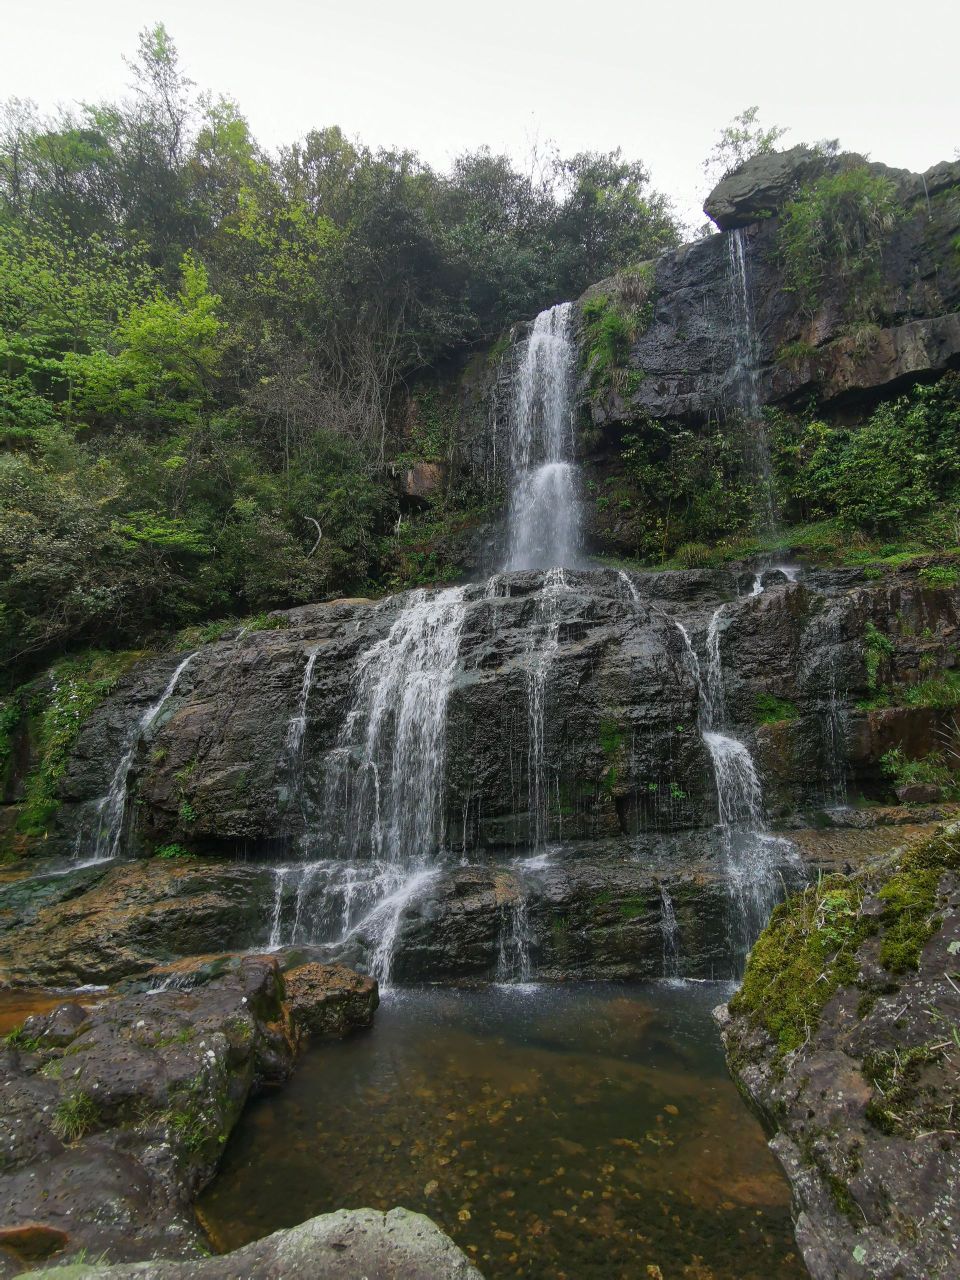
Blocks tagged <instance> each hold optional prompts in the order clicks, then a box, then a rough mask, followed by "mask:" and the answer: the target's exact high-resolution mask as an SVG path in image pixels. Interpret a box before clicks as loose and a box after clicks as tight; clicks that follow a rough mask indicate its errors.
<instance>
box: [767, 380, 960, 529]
mask: <svg viewBox="0 0 960 1280" xmlns="http://www.w3.org/2000/svg"><path fill="white" fill-rule="evenodd" d="M769 417H770V421H771V427H772V436H773V455H774V457H773V461H774V466H775V470H776V476H777V488H778V498H779V502H780V505H781V509H782V510H783V511H784V514H785V515H786V517H787V518H788V519H789V518H791V517H796V516H799V517H800V519H803V520H810V519H818V518H824V517H826V518H835V519H836V520H837V521H838V522H839V524H840V525H841V527H842V528H844V529H846V530H848V531H853V530H864V531H866V532H867V533H880V532H884V531H886V532H888V533H889V532H895V531H897V530H902V529H909V528H913V527H916V525H917V522H918V519H919V518H921V517H922V516H923V515H924V513H926V512H929V511H931V510H932V508H933V507H934V504H935V503H937V502H938V501H952V500H954V499H955V498H956V496H957V491H958V486H960V445H958V439H960V379H958V378H957V376H956V375H955V374H948V375H947V376H946V377H944V378H942V379H941V380H940V381H939V382H937V383H934V384H932V385H925V386H917V387H915V388H914V389H913V390H912V391H911V393H910V394H909V395H908V396H903V397H901V398H899V399H897V400H893V401H888V402H886V403H884V404H881V405H879V406H878V407H877V409H876V410H875V411H874V412H873V414H871V416H870V417H869V419H868V420H867V421H866V422H864V423H863V424H861V425H859V426H853V427H851V426H836V425H830V424H827V423H825V422H820V421H816V420H813V421H807V422H803V421H802V420H797V419H791V418H788V417H786V416H785V415H782V414H773V413H771V414H770V415H769ZM945 532H946V533H947V536H951V534H952V531H951V530H950V529H948V530H946V531H945ZM952 537H953V541H954V542H955V541H956V535H955V534H952Z"/></svg>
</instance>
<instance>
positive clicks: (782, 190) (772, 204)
mask: <svg viewBox="0 0 960 1280" xmlns="http://www.w3.org/2000/svg"><path fill="white" fill-rule="evenodd" d="M826 163H827V160H826V157H825V156H824V155H823V154H822V153H821V152H818V151H816V150H815V149H814V148H813V147H807V146H803V145H801V146H798V147H790V148H789V149H788V150H787V151H767V152H764V153H763V154H761V155H756V156H752V157H751V158H750V159H749V160H747V161H745V162H744V163H743V164H741V165H740V166H739V168H737V169H736V170H735V171H734V172H733V173H730V174H728V175H727V176H726V177H725V178H723V179H721V181H720V182H719V183H718V184H717V185H716V186H715V187H714V189H713V190H712V191H711V192H710V194H709V195H708V196H707V198H706V200H705V201H704V203H703V212H704V213H705V214H706V215H707V217H708V218H711V219H712V220H713V221H714V222H715V223H716V224H717V226H718V227H719V228H720V230H721V231H732V230H734V229H735V228H736V227H746V226H749V225H750V223H751V222H759V221H760V219H761V218H769V217H772V216H773V214H775V213H776V212H777V210H778V209H780V208H781V206H782V205H784V204H786V202H787V201H788V200H789V199H790V198H791V196H793V195H794V194H795V193H796V191H797V188H798V187H799V185H800V183H801V182H805V181H809V180H811V179H813V178H819V177H820V175H821V174H822V173H823V172H824V168H825V165H826Z"/></svg>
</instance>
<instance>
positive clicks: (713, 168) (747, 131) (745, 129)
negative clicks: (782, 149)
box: [703, 107, 790, 183]
mask: <svg viewBox="0 0 960 1280" xmlns="http://www.w3.org/2000/svg"><path fill="white" fill-rule="evenodd" d="M759 113H760V108H759V107H747V108H746V110H745V111H741V112H740V114H739V115H738V116H734V118H733V119H732V120H731V121H730V123H729V124H728V125H726V126H725V128H723V129H721V130H720V136H719V138H718V139H717V141H716V143H715V144H714V147H713V150H712V151H711V152H710V154H709V155H708V156H707V158H706V160H704V162H703V170H704V173H706V174H707V176H708V177H709V179H710V181H711V182H713V183H717V182H720V181H721V180H722V179H723V178H726V177H729V175H730V174H731V173H733V172H734V171H735V170H736V169H739V168H740V166H741V165H742V164H743V163H744V161H746V160H749V159H750V158H751V157H752V156H760V155H766V154H767V153H768V152H770V151H774V150H775V149H776V145H777V143H778V142H779V141H780V139H781V138H782V137H783V136H784V134H786V133H789V132H790V130H789V129H787V128H782V127H781V126H780V125H776V124H775V125H771V126H770V128H769V129H765V128H764V127H763V125H762V124H760V123H759V121H758V119H757V117H758V115H759Z"/></svg>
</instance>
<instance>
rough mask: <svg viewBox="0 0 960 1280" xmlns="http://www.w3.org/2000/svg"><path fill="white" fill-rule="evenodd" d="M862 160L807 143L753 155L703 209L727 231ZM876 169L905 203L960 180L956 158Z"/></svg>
mask: <svg viewBox="0 0 960 1280" xmlns="http://www.w3.org/2000/svg"><path fill="white" fill-rule="evenodd" d="M857 163H865V161H864V158H863V157H862V156H851V155H847V154H841V155H830V154H828V153H827V152H826V151H825V150H823V149H822V148H821V149H818V148H816V147H807V146H804V145H800V146H797V147H790V148H789V149H788V150H786V151H768V152H765V153H763V154H761V155H756V156H751V158H750V159H749V160H746V161H744V163H743V164H741V165H740V166H739V167H738V168H737V169H735V170H734V172H733V173H730V174H728V175H727V176H726V177H725V178H723V179H722V180H721V181H720V182H719V183H718V184H717V185H716V186H715V187H714V189H713V190H712V191H711V192H710V194H709V195H708V196H707V198H706V200H705V201H704V203H703V211H704V213H705V214H706V215H707V217H708V218H711V219H712V220H713V221H714V222H715V223H716V224H717V226H718V227H719V228H720V230H721V231H732V230H734V229H735V228H737V227H746V226H749V225H750V224H751V223H752V222H759V221H760V220H761V219H764V218H771V217H773V216H775V215H776V214H777V213H779V211H780V210H781V209H782V208H783V206H784V205H785V204H786V203H787V201H788V200H790V199H792V198H793V197H794V196H795V195H796V194H797V191H798V190H799V189H800V187H801V185H802V184H804V183H807V182H812V181H814V180H816V179H817V178H820V177H823V175H824V174H831V173H838V172H840V171H841V170H842V169H843V168H845V167H847V168H848V167H850V165H851V164H857ZM870 170H871V172H873V173H878V174H882V175H883V176H884V177H885V178H887V179H889V180H890V181H891V182H892V183H893V184H894V186H895V187H896V189H897V193H898V195H899V197H900V199H901V200H902V201H904V202H908V201H912V200H918V199H920V198H921V197H927V198H929V197H932V196H935V195H939V194H940V192H941V191H946V190H948V189H949V188H950V187H954V186H956V185H957V183H960V163H956V162H954V163H951V162H950V161H945V162H941V163H939V164H935V165H931V166H930V168H929V169H927V171H926V172H925V173H911V172H910V171H909V170H908V169H891V168H889V167H888V166H887V165H884V164H876V163H871V164H870Z"/></svg>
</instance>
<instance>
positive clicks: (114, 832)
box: [83, 653, 197, 866]
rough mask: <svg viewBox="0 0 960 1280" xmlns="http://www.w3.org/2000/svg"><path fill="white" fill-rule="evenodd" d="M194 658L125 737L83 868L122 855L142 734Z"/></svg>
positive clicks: (99, 806)
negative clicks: (132, 770)
mask: <svg viewBox="0 0 960 1280" xmlns="http://www.w3.org/2000/svg"><path fill="white" fill-rule="evenodd" d="M196 656H197V655H196V653H191V654H189V655H188V656H187V657H186V658H184V660H183V661H182V662H181V663H180V665H179V666H178V667H177V669H176V671H174V673H173V675H172V676H171V677H170V679H169V681H168V682H167V687H166V688H165V689H164V691H163V693H162V694H161V695H160V697H159V698H158V699H157V701H156V702H155V703H153V705H152V706H149V707H147V709H146V711H144V713H143V715H142V716H141V717H140V719H139V720H138V721H137V722H136V724H135V725H134V726H133V729H132V730H131V732H130V733H129V734H128V735H127V738H126V741H125V742H124V744H123V753H122V755H121V756H120V760H119V762H118V763H117V767H116V769H114V771H113V777H112V778H111V780H110V789H109V791H107V793H106V795H104V796H101V798H100V800H99V801H98V802H97V834H96V839H95V843H94V856H93V857H92V858H89V859H88V860H87V861H86V862H84V863H83V865H84V866H92V865H93V864H95V863H97V862H107V861H108V860H109V859H110V858H116V857H119V855H120V853H121V852H122V844H123V832H124V824H125V820H126V814H127V800H128V794H129V783H130V771H131V769H132V768H133V762H134V759H135V758H136V754H137V748H138V747H139V746H140V743H141V741H142V739H143V737H144V736H145V734H146V733H147V732H148V731H149V730H150V728H151V727H152V725H153V722H154V721H155V720H156V718H157V716H159V714H160V712H161V711H162V710H163V708H164V707H165V706H166V704H167V702H168V701H169V700H170V698H171V697H173V694H174V692H175V691H176V688H177V685H178V684H179V682H180V677H181V676H182V675H183V673H184V671H186V669H187V667H189V666H190V664H191V662H193V660H194V658H195V657H196Z"/></svg>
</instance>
